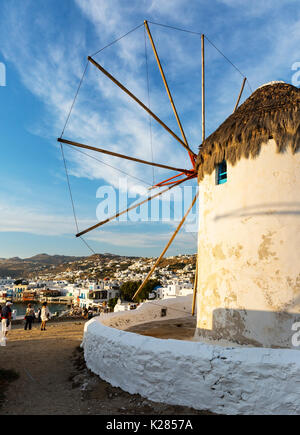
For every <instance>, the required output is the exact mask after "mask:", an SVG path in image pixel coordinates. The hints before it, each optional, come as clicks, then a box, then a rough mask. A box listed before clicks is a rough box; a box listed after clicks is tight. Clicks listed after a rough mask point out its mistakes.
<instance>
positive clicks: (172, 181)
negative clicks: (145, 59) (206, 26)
mask: <svg viewBox="0 0 300 435" xmlns="http://www.w3.org/2000/svg"><path fill="white" fill-rule="evenodd" d="M152 24H157V23H152ZM142 25H143V26H144V28H145V32H146V33H147V35H148V38H149V41H150V44H151V47H152V50H153V53H154V56H155V59H156V62H157V66H158V69H159V72H160V75H161V78H162V81H163V84H164V87H165V90H166V93H167V95H168V98H169V101H170V104H171V107H172V110H173V112H174V116H175V119H176V122H177V124H178V127H179V130H180V133H181V138H180V137H179V136H178V135H177V134H176V133H174V131H173V130H171V129H170V128H169V127H168V126H167V125H166V124H165V123H164V122H163V121H162V120H161V119H160V118H159V117H158V116H157V115H156V114H155V113H154V112H153V111H152V110H150V108H149V107H148V106H147V105H145V104H144V103H143V102H142V101H141V100H140V99H139V98H137V97H136V96H135V95H134V94H133V93H132V92H131V91H130V90H129V89H128V88H126V87H125V86H124V85H123V84H122V83H121V82H119V81H118V80H117V79H116V78H115V77H114V76H113V75H111V74H110V73H109V72H108V71H107V70H106V69H105V68H104V67H103V66H102V65H100V64H99V63H98V62H97V61H96V60H95V59H94V55H92V56H88V62H87V65H88V64H92V65H93V66H94V67H95V68H97V69H98V70H99V71H100V72H101V73H102V74H104V75H105V76H106V77H107V78H108V79H109V80H111V81H112V82H113V83H114V84H115V85H116V86H118V87H119V88H120V89H121V90H122V91H123V92H124V93H126V94H127V95H128V96H129V97H130V98H131V99H132V100H134V101H135V102H136V103H137V104H138V105H139V106H140V107H142V108H143V109H144V110H145V111H146V112H147V113H148V114H149V115H150V117H151V118H153V119H154V120H155V121H156V122H157V123H158V124H160V125H161V126H162V127H163V128H164V129H165V130H166V131H167V132H168V133H169V134H170V135H171V136H172V137H173V138H174V139H175V140H176V141H177V142H178V143H179V144H180V146H182V147H184V149H185V151H186V152H187V155H188V158H189V161H190V164H191V166H192V167H191V169H182V168H177V167H173V166H170V165H165V164H161V163H155V162H152V161H146V160H142V159H139V158H136V157H133V156H127V155H124V154H120V153H116V152H113V151H110V150H106V149H101V148H99V147H96V146H91V145H87V144H84V143H79V142H75V141H73V140H69V139H65V138H63V134H64V130H65V128H64V129H63V132H62V134H61V137H60V138H58V139H57V140H58V142H59V143H60V144H61V150H62V153H63V148H62V145H63V144H66V145H69V146H71V147H77V148H81V149H85V150H90V151H94V152H98V153H102V154H106V155H109V156H114V157H118V158H121V159H125V160H130V161H134V162H136V163H140V164H143V165H148V166H152V167H158V168H162V169H167V170H170V171H174V172H176V175H174V176H172V177H169V178H167V179H165V180H162V181H160V182H159V183H156V184H154V185H153V186H152V187H151V189H155V188H162V187H166V189H164V190H162V191H159V192H158V193H156V194H154V195H152V196H150V197H148V198H147V199H145V200H143V201H141V202H139V203H138V204H135V205H133V206H131V207H129V208H127V209H126V210H122V211H118V212H117V213H116V214H115V215H113V216H111V217H109V218H108V219H105V220H103V221H101V222H98V223H96V224H95V225H93V226H91V227H89V228H86V229H85V230H82V231H79V230H78V232H77V234H76V237H80V238H81V237H82V236H83V235H85V234H87V233H89V232H90V231H92V230H95V229H96V228H99V227H100V226H102V225H104V224H106V223H108V222H110V221H112V220H114V219H116V218H118V217H119V216H121V215H123V214H126V213H128V212H129V211H130V210H132V209H134V208H137V207H139V206H141V205H142V204H144V203H146V202H149V201H151V200H153V199H155V198H157V197H158V196H161V195H163V194H164V193H165V192H167V191H169V190H171V189H173V188H174V187H177V186H179V185H181V184H182V183H184V182H186V181H188V180H192V179H194V178H197V174H198V170H197V166H196V158H197V155H196V154H195V153H194V152H193V151H192V150H191V148H190V146H189V143H188V140H187V138H186V135H185V132H184V130H183V127H182V123H181V121H180V118H179V115H178V112H177V108H176V106H175V102H174V99H173V97H172V94H171V91H170V88H169V85H168V82H167V79H166V76H165V73H164V70H163V67H162V64H161V61H160V58H159V56H158V52H157V49H156V45H155V43H154V40H153V37H152V34H151V31H150V27H149V22H148V21H146V20H145V21H144V23H143V24H142ZM142 25H140V26H138V27H136V28H135V29H133V30H132V31H134V30H136V29H137V28H139V27H141V26H142ZM165 27H170V26H165ZM174 29H176V28H174ZM177 30H182V29H177ZM132 31H130V32H128V33H127V34H129V33H131V32H132ZM182 31H186V30H182ZM189 33H195V34H197V35H199V36H201V57H202V143H203V142H204V140H205V59H204V54H205V53H204V50H205V38H206V37H205V35H204V34H200V33H196V32H189ZM127 34H126V35H127ZM126 35H124V36H126ZM119 39H121V38H119ZM206 39H207V38H206ZM207 40H208V39H207ZM208 41H209V40H208ZM209 42H210V43H211V41H209ZM211 44H212V43H211ZM110 45H111V44H110ZM212 45H214V44H212ZM215 48H216V47H215ZM217 50H218V49H217ZM218 51H219V50H218ZM97 53H98V52H97ZM97 53H95V54H97ZM221 54H222V55H223V53H221ZM223 56H224V55H223ZM224 57H225V58H226V56H224ZM226 59H227V58H226ZM227 60H228V59H227ZM229 62H230V61H229ZM230 63H231V64H232V62H230ZM232 65H233V64H232ZM233 66H234V65H233ZM234 67H235V66H234ZM235 68H236V67H235ZM86 69H87V66H86V68H85V72H86ZM236 69H237V68H236ZM85 72H84V74H85ZM239 72H240V71H239ZM83 77H84V75H83ZM83 77H82V79H81V82H80V84H79V87H78V90H77V93H76V96H75V99H76V97H77V94H78V92H79V90H80V86H81V83H82V80H83ZM245 82H246V77H245V76H243V83H242V87H241V90H240V93H239V96H238V99H237V102H236V105H235V109H234V110H236V109H237V107H238V104H239V101H240V98H241V95H242V92H243V89H244V86H245ZM75 99H74V101H75ZM73 105H74V102H73V104H72V107H71V110H70V113H71V111H72V108H73ZM70 113H69V116H70ZM69 116H68V118H69ZM68 118H67V121H68ZM65 126H66V125H65ZM203 158H204V159H205V155H204V157H203ZM67 179H68V175H67ZM68 183H69V179H68ZM69 189H70V184H69ZM70 194H71V190H70ZM197 198H198V193H196V195H195V196H194V198H193V201H192V203H191V204H190V206H189V207H188V209H187V211H186V213H185V215H184V216H183V218H182V219H181V221H180V223H179V225H178V226H177V228H176V230H175V232H174V233H173V235H172V236H171V238H170V240H169V241H168V243H167V244H166V246H165V248H164V249H163V251H162V253H161V254H160V256H159V257H158V259H157V260H156V262H155V263H154V265H153V267H152V268H151V270H150V272H149V273H148V275H147V276H146V278H145V279H144V281H143V282H142V284H141V285H140V286H139V288H138V290H137V291H136V293H135V294H134V296H133V299H135V298H136V297H137V296H138V295H139V293H140V292H141V291H142V289H143V288H144V287H145V285H146V283H147V282H148V280H149V279H150V277H151V275H152V274H153V272H154V270H155V269H156V268H157V266H158V265H159V263H160V262H161V260H162V258H163V257H164V255H165V253H166V252H167V250H168V249H169V247H170V245H171V244H172V242H173V241H174V239H175V237H176V235H177V234H178V233H179V231H180V229H181V228H182V226H183V225H184V223H185V221H186V219H187V216H188V215H189V213H190V212H191V210H192V208H193V207H194V205H195V203H196V201H197ZM71 199H72V194H71ZM73 211H74V206H73ZM196 291H197V267H196V275H195V281H194V296H193V306H192V314H193V315H194V312H195V301H196Z"/></svg>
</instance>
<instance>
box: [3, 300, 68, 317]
mask: <svg viewBox="0 0 300 435" xmlns="http://www.w3.org/2000/svg"><path fill="white" fill-rule="evenodd" d="M29 303H30V305H31V307H32V308H33V309H34V311H35V312H37V311H38V309H39V308H41V307H42V302H40V303H39V302H15V303H14V304H13V305H12V306H11V308H12V310H16V311H17V314H16V315H17V316H24V315H25V313H26V308H27V307H28V304H29ZM47 307H48V309H49V311H50V313H51V314H54V313H56V312H58V313H62V312H63V311H66V310H67V309H68V305H66V304H55V303H54V304H50V303H49V302H48V304H47Z"/></svg>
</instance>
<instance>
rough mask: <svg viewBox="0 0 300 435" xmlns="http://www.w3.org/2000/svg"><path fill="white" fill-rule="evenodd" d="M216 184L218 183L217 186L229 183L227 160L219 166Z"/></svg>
mask: <svg viewBox="0 0 300 435" xmlns="http://www.w3.org/2000/svg"><path fill="white" fill-rule="evenodd" d="M216 182H217V184H224V183H226V182H227V163H226V160H223V162H222V163H220V164H219V165H218V166H217V177H216Z"/></svg>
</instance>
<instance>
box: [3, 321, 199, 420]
mask: <svg viewBox="0 0 300 435" xmlns="http://www.w3.org/2000/svg"><path fill="white" fill-rule="evenodd" d="M83 327H84V322H83V321H71V322H64V323H57V324H55V323H49V325H48V327H47V331H45V332H42V331H40V330H39V328H38V325H34V326H33V330H32V331H24V330H23V329H22V327H16V326H15V327H14V329H13V330H12V331H11V332H10V333H9V336H8V342H7V346H6V347H0V367H1V368H3V369H13V370H15V371H16V372H18V373H19V375H20V377H19V379H17V380H16V381H14V382H13V383H11V384H10V386H9V388H8V391H7V393H6V400H5V402H4V403H3V405H2V407H1V408H0V415H28V414H29V415H87V414H97V415H100V414H102V415H117V414H119V415H128V414H132V415H137V414H152V415H183V414H190V415H191V414H202V412H200V411H195V410H193V409H190V408H186V407H180V406H169V405H164V404H160V403H154V402H151V401H149V400H146V399H143V398H142V397H140V396H139V395H130V394H128V393H126V392H124V391H122V390H121V389H120V388H114V387H112V386H111V385H110V384H108V383H107V382H105V381H103V380H101V379H100V378H99V377H98V376H95V375H93V374H92V373H91V372H90V371H89V370H88V369H87V368H86V366H85V363H84V358H83V354H82V351H81V350H80V348H79V345H80V343H81V340H82V335H83Z"/></svg>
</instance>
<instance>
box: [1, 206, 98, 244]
mask: <svg viewBox="0 0 300 435" xmlns="http://www.w3.org/2000/svg"><path fill="white" fill-rule="evenodd" d="M92 224H93V222H92V221H91V220H88V219H86V220H80V221H79V225H80V226H82V227H84V228H86V227H88V226H90V225H92ZM72 229H74V231H75V224H74V218H73V216H70V215H60V214H58V213H45V211H44V210H42V209H40V208H39V207H26V206H20V205H18V204H15V203H12V202H10V201H5V202H3V201H2V202H0V232H7V231H12V232H24V233H30V234H38V235H47V236H60V235H63V234H70V232H71V231H72Z"/></svg>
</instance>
